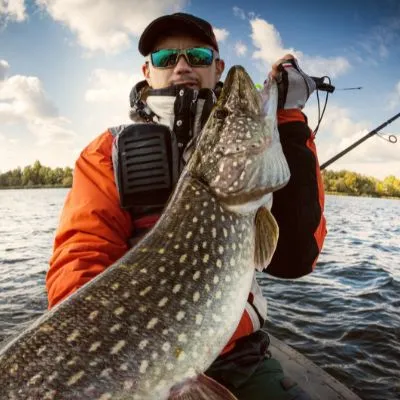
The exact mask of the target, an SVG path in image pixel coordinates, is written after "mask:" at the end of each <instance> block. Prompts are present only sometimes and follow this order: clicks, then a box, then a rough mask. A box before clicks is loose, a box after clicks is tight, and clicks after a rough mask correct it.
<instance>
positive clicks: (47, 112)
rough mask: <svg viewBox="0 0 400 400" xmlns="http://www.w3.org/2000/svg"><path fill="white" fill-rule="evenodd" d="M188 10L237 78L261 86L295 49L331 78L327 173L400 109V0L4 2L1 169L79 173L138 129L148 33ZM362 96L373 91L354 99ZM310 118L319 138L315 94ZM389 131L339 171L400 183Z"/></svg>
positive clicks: (323, 135)
mask: <svg viewBox="0 0 400 400" xmlns="http://www.w3.org/2000/svg"><path fill="white" fill-rule="evenodd" d="M177 11H183V12H188V13H192V14H195V15H197V16H199V17H202V18H204V19H207V20H208V21H209V22H210V23H211V24H212V26H213V27H214V31H215V33H216V36H217V38H218V40H219V43H220V55H221V58H223V59H224V60H225V63H226V71H227V70H228V69H229V67H231V66H232V65H235V64H240V65H243V66H244V67H245V68H246V69H247V71H248V72H249V73H250V75H251V77H252V79H253V80H254V82H255V83H262V82H263V81H264V79H265V78H266V76H267V74H268V71H269V70H270V68H271V64H272V63H274V62H275V61H276V60H277V59H279V58H280V57H282V56H283V55H284V54H286V53H289V52H290V53H292V54H294V55H295V56H296V57H297V59H298V61H299V64H300V67H301V68H302V69H303V70H304V71H305V72H306V73H308V74H309V75H312V76H329V77H330V78H331V81H332V84H333V85H334V86H335V87H336V90H335V92H334V93H333V94H332V95H330V96H329V98H328V105H327V109H326V112H325V116H324V119H323V120H322V123H321V125H320V127H319V130H318V133H317V136H316V145H317V149H318V156H319V161H320V163H321V164H322V163H324V162H325V161H327V160H328V159H330V158H331V157H333V156H334V155H336V154H337V153H338V152H339V151H341V150H343V149H344V148H346V147H347V146H349V145H350V144H352V143H353V142H354V141H356V140H357V139H359V138H360V137H362V136H364V135H365V134H367V133H368V132H369V131H371V130H373V129H374V128H376V127H377V126H379V125H380V124H382V123H383V122H385V121H386V120H387V119H389V118H390V117H393V116H394V115H396V114H397V113H399V112H400V2H399V1H398V0H346V1H343V0H336V1H329V2H328V1H320V2H317V1H308V0H302V1H301V2H297V1H290V0H288V1H286V2H277V1H271V0H262V1H261V0H246V1H244V0H236V1H228V0H219V1H218V2H216V1H210V0H146V1H138V0H113V1H110V0H96V1H92V0H80V1H76V0H29V1H28V0H25V1H24V0H0V172H5V171H7V170H10V169H14V168H16V167H18V166H20V167H22V168H23V167H24V166H26V165H30V164H33V163H34V161H35V160H39V161H40V162H41V163H42V164H44V165H48V166H50V167H57V166H60V167H65V166H71V167H73V166H74V163H75V160H76V159H77V157H78V156H79V154H80V152H81V151H82V150H83V148H84V147H85V146H87V145H88V144H89V142H90V141H91V140H93V139H94V138H95V137H96V136H98V135H100V134H101V133H102V132H104V131H105V130H106V129H107V128H108V127H111V126H115V125H120V124H124V123H129V117H128V113H129V101H128V96H129V92H130V90H131V88H132V86H133V85H134V84H135V83H136V82H138V81H139V80H141V79H143V78H142V75H141V65H142V64H143V57H142V56H141V55H140V54H139V52H138V50H137V44H138V39H139V36H140V34H141V32H142V31H143V29H144V28H145V27H146V25H147V24H148V23H149V22H151V21H152V20H153V19H154V18H156V17H158V16H160V15H163V14H167V13H172V12H177ZM224 76H225V74H224ZM224 76H223V78H224ZM353 87H362V89H356V90H343V89H347V88H353ZM319 97H320V101H321V103H322V105H323V102H324V100H325V94H324V93H320V95H319ZM304 112H305V114H306V115H307V117H308V121H309V125H310V127H311V128H312V129H314V128H315V127H316V125H317V119H318V103H317V95H316V93H314V94H313V95H312V96H311V98H310V99H309V101H308V103H307V106H306V107H305V109H304ZM381 133H382V136H383V137H381V136H377V135H375V136H373V137H372V138H370V139H368V140H367V141H366V142H364V143H363V144H361V145H360V146H358V147H356V148H355V149H354V150H352V151H351V152H350V153H348V154H347V155H345V156H344V157H342V158H341V159H340V160H338V161H336V162H335V163H333V164H332V165H330V166H329V169H332V170H340V169H348V170H351V171H354V172H358V173H360V174H363V175H367V176H373V177H376V178H378V179H383V178H384V177H386V176H389V175H395V176H396V177H398V178H400V118H399V119H398V120H396V121H395V122H393V123H392V124H390V125H388V126H387V127H386V128H384V129H383V130H382V131H381ZM389 135H397V136H398V138H399V141H398V143H395V144H392V143H390V142H388V141H387V140H385V139H387V138H388V136H389Z"/></svg>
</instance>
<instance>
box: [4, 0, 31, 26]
mask: <svg viewBox="0 0 400 400" xmlns="http://www.w3.org/2000/svg"><path fill="white" fill-rule="evenodd" d="M0 18H2V19H4V20H5V21H17V22H21V21H24V20H25V19H26V13H25V4H24V0H0Z"/></svg>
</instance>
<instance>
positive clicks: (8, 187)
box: [0, 185, 71, 190]
mask: <svg viewBox="0 0 400 400" xmlns="http://www.w3.org/2000/svg"><path fill="white" fill-rule="evenodd" d="M70 188H71V186H65V185H36V186H0V190H16V189H70Z"/></svg>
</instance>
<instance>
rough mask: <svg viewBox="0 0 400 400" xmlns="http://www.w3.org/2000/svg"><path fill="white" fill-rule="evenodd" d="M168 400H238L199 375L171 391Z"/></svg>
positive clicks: (202, 375) (210, 380)
mask: <svg viewBox="0 0 400 400" xmlns="http://www.w3.org/2000/svg"><path fill="white" fill-rule="evenodd" d="M168 400H238V399H237V398H236V397H235V396H234V395H233V394H232V393H231V392H230V391H229V390H228V389H226V388H225V387H223V386H222V385H221V384H219V383H218V382H217V381H215V380H214V379H211V378H210V377H208V376H206V375H204V374H201V375H199V376H197V377H196V378H194V379H188V380H187V381H185V382H183V383H182V384H179V385H176V386H174V387H173V388H172V389H171V394H170V396H169V397H168Z"/></svg>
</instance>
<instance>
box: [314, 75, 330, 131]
mask: <svg viewBox="0 0 400 400" xmlns="http://www.w3.org/2000/svg"><path fill="white" fill-rule="evenodd" d="M310 78H311V79H312V80H313V81H314V82H315V85H316V86H317V91H316V93H317V101H318V123H317V126H316V128H315V129H314V135H315V134H316V133H317V131H318V128H319V126H320V124H321V121H322V118H323V117H324V114H325V110H326V106H327V104H328V96H329V94H331V93H333V92H334V91H335V86H333V85H332V84H331V78H329V76H322V77H321V78H318V77H315V76H310ZM325 80H327V82H325ZM319 91H321V92H326V97H325V103H324V107H323V109H322V112H321V102H320V99H319Z"/></svg>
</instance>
